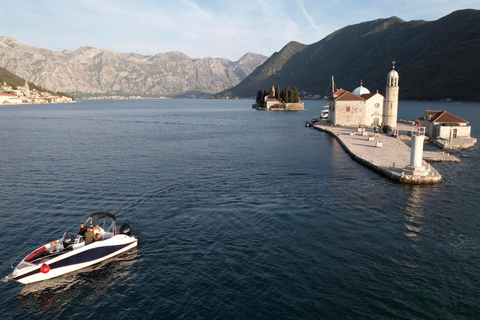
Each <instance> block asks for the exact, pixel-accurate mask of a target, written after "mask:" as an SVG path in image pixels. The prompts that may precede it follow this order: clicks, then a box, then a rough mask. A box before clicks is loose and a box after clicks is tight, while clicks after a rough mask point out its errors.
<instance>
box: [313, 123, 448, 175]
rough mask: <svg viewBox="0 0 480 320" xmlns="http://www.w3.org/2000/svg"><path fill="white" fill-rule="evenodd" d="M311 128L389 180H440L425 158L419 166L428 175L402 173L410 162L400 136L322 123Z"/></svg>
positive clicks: (407, 148)
mask: <svg viewBox="0 0 480 320" xmlns="http://www.w3.org/2000/svg"><path fill="white" fill-rule="evenodd" d="M313 127H314V128H315V129H317V130H320V131H324V132H326V133H328V134H330V135H332V136H333V137H335V138H336V139H337V140H338V142H340V144H341V145H342V146H343V147H344V149H345V150H346V152H347V153H348V154H349V155H350V156H351V157H352V158H353V159H354V160H355V161H357V162H359V163H361V164H363V165H365V166H367V167H368V168H370V169H372V170H374V171H376V172H378V173H379V174H381V175H383V176H385V177H387V178H389V179H391V180H394V181H397V182H401V183H410V184H433V183H440V182H441V181H442V176H441V175H440V174H439V173H438V172H437V170H435V168H433V167H432V166H431V165H430V164H429V163H427V162H426V161H423V166H424V167H425V168H427V169H429V172H428V174H426V175H420V176H419V175H411V174H408V173H406V172H405V171H404V168H405V167H406V166H408V165H409V164H410V147H408V146H407V145H406V144H405V143H403V142H402V141H401V140H400V139H397V138H395V137H391V136H388V135H387V134H384V133H377V134H375V133H374V132H373V129H365V131H363V132H358V131H359V130H358V129H357V128H352V127H339V126H331V125H327V124H323V123H317V124H315V125H314V126H313Z"/></svg>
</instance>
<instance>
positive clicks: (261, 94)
mask: <svg viewBox="0 0 480 320" xmlns="http://www.w3.org/2000/svg"><path fill="white" fill-rule="evenodd" d="M252 108H254V109H257V110H268V111H301V110H305V106H304V104H303V102H300V97H299V95H298V90H297V88H295V86H293V88H292V89H290V88H289V87H286V88H285V90H282V91H280V87H279V86H278V85H277V86H274V85H273V86H272V87H271V88H269V89H266V90H263V91H262V90H258V91H257V99H256V101H255V103H254V104H253V105H252Z"/></svg>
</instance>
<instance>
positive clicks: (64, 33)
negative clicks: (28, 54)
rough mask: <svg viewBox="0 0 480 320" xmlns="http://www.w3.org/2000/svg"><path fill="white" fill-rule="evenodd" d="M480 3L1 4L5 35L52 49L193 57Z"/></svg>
mask: <svg viewBox="0 0 480 320" xmlns="http://www.w3.org/2000/svg"><path fill="white" fill-rule="evenodd" d="M460 9H477V10H478V9H480V1H479V0H436V1H434V0H421V1H420V0H389V1H385V0H363V1H358V0H356V1H353V0H343V1H340V0H328V1H324V0H173V1H172V0H168V1H164V0H116V1H114V0H17V1H12V0H0V36H1V35H3V36H9V37H12V38H15V39H17V40H18V41H20V42H23V43H24V44H26V45H29V46H33V47H37V48H45V49H49V50H52V51H63V50H66V49H67V50H77V49H78V48H79V47H81V46H84V45H87V46H92V47H96V48H101V49H107V50H112V51H115V52H120V53H127V52H135V53H139V54H142V55H155V54H157V53H165V52H170V51H181V52H183V53H185V54H187V55H188V56H189V57H191V58H204V57H213V58H227V59H230V60H232V61H236V60H238V59H240V58H241V57H242V56H243V55H244V54H245V53H247V52H255V53H261V54H264V55H266V56H270V55H272V54H273V53H274V52H276V51H280V50H281V49H282V47H283V46H285V45H286V44H287V43H288V42H290V41H298V42H301V43H304V44H311V43H314V42H317V41H320V40H321V39H323V38H324V37H326V36H327V35H329V34H330V33H332V32H334V31H336V30H338V29H340V28H343V27H345V26H347V25H352V24H357V23H361V22H364V21H370V20H375V19H380V18H389V17H392V16H397V17H399V18H401V19H403V20H405V21H410V20H426V21H433V20H437V19H439V18H441V17H443V16H445V15H447V14H449V13H451V12H453V11H455V10H460Z"/></svg>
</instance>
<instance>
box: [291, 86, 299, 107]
mask: <svg viewBox="0 0 480 320" xmlns="http://www.w3.org/2000/svg"><path fill="white" fill-rule="evenodd" d="M291 99H292V102H295V103H297V102H300V97H299V96H298V90H297V88H296V87H295V86H293V88H292V98H291Z"/></svg>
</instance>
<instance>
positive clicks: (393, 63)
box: [392, 60, 396, 69]
mask: <svg viewBox="0 0 480 320" xmlns="http://www.w3.org/2000/svg"><path fill="white" fill-rule="evenodd" d="M395 63H396V62H395V60H393V61H392V65H393V69H395Z"/></svg>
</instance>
